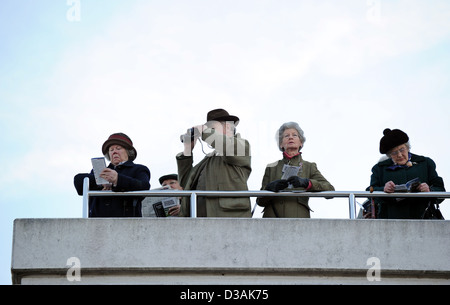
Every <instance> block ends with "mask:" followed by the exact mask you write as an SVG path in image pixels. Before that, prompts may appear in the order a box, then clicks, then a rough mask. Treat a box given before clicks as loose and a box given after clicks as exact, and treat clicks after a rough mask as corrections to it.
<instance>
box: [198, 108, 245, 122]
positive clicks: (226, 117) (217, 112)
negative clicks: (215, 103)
mask: <svg viewBox="0 0 450 305" xmlns="http://www.w3.org/2000/svg"><path fill="white" fill-rule="evenodd" d="M206 121H207V122H209V121H219V122H226V121H233V122H234V124H235V125H237V124H238V123H239V118H238V117H237V116H235V115H230V114H229V113H228V111H226V110H225V109H220V108H219V109H214V110H211V111H210V112H208V114H207V116H206Z"/></svg>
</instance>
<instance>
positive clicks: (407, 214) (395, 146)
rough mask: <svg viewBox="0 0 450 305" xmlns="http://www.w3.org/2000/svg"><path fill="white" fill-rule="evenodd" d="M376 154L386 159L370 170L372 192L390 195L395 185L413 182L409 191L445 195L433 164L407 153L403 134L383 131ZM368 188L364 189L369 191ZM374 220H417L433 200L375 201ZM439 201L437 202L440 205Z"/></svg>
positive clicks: (404, 134)
mask: <svg viewBox="0 0 450 305" xmlns="http://www.w3.org/2000/svg"><path fill="white" fill-rule="evenodd" d="M383 135H384V136H383V137H382V138H381V140H380V153H382V154H386V156H387V159H385V160H381V161H379V162H378V163H377V164H376V165H375V166H373V167H372V175H371V177H370V185H371V186H372V187H373V189H374V191H384V192H386V193H394V192H396V191H397V190H398V186H399V185H402V184H406V183H407V182H409V181H412V180H414V179H416V182H415V183H412V186H411V189H410V190H409V191H410V192H445V188H444V181H443V180H442V178H441V177H439V176H438V174H437V172H436V164H435V163H434V161H433V160H432V159H430V158H428V157H424V156H419V155H415V154H412V153H411V152H410V149H411V145H410V143H409V137H408V135H407V134H406V133H404V132H403V131H401V130H399V129H394V130H391V129H389V128H387V129H385V130H384V131H383ZM369 189H370V187H368V188H367V189H366V190H367V191H369ZM374 201H375V203H376V210H377V217H376V218H388V219H421V218H422V217H423V215H424V212H425V209H426V208H427V207H428V203H429V202H430V201H431V202H433V201H436V199H433V198H424V197H422V198H420V197H417V198H375V199H374ZM442 201H443V200H439V201H438V202H442Z"/></svg>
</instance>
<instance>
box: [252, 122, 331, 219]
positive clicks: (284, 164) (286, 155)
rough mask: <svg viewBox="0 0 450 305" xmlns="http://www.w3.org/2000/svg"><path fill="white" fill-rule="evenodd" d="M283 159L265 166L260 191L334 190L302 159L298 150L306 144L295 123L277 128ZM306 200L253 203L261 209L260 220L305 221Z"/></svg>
mask: <svg viewBox="0 0 450 305" xmlns="http://www.w3.org/2000/svg"><path fill="white" fill-rule="evenodd" d="M276 141H277V144H278V148H279V149H280V151H281V152H282V156H283V158H282V159H281V160H279V161H276V162H274V163H271V164H269V165H267V167H266V170H265V173H264V177H263V179H262V187H261V190H267V191H272V192H279V191H282V190H285V189H288V190H296V191H301V190H303V191H334V187H333V186H332V185H331V184H330V183H329V182H328V180H327V179H325V177H324V176H323V175H322V174H321V173H320V171H319V170H318V168H317V165H316V163H313V162H308V161H305V160H303V157H302V153H301V152H300V150H301V149H302V148H303V145H304V143H305V141H306V138H305V135H304V132H303V130H302V129H301V128H300V126H299V125H298V123H296V122H287V123H284V124H282V125H281V127H280V128H279V129H278V131H277V133H276ZM308 201H309V198H308V197H258V198H257V199H256V203H257V204H258V205H259V206H261V207H264V211H263V217H283V218H309V217H310V210H311V209H310V207H309V205H308Z"/></svg>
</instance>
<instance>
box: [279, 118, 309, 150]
mask: <svg viewBox="0 0 450 305" xmlns="http://www.w3.org/2000/svg"><path fill="white" fill-rule="evenodd" d="M286 129H295V130H297V132H298V136H299V137H300V141H302V144H305V141H306V138H305V133H304V132H303V129H301V128H300V126H299V125H298V124H297V123H296V122H286V123H284V124H283V125H281V126H280V128H278V131H277V133H276V135H275V140H276V141H277V143H278V149H279V150H281V151H283V148H282V147H281V142H282V141H283V132H284V131H285V130H286ZM302 147H303V146H300V149H299V151H300V150H301V149H302Z"/></svg>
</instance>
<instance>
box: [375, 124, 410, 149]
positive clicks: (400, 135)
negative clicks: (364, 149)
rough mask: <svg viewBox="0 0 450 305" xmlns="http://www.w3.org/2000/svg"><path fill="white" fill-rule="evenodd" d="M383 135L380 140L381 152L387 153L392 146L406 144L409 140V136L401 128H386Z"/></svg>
mask: <svg viewBox="0 0 450 305" xmlns="http://www.w3.org/2000/svg"><path fill="white" fill-rule="evenodd" d="M383 135H384V136H383V137H382V138H381V140H380V153H382V154H386V153H387V152H388V151H390V150H391V149H392V148H394V147H397V146H399V145H402V144H405V143H407V142H408V141H409V137H408V135H407V134H406V133H404V132H403V131H401V130H400V129H394V130H390V129H389V128H386V129H385V130H384V131H383Z"/></svg>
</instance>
